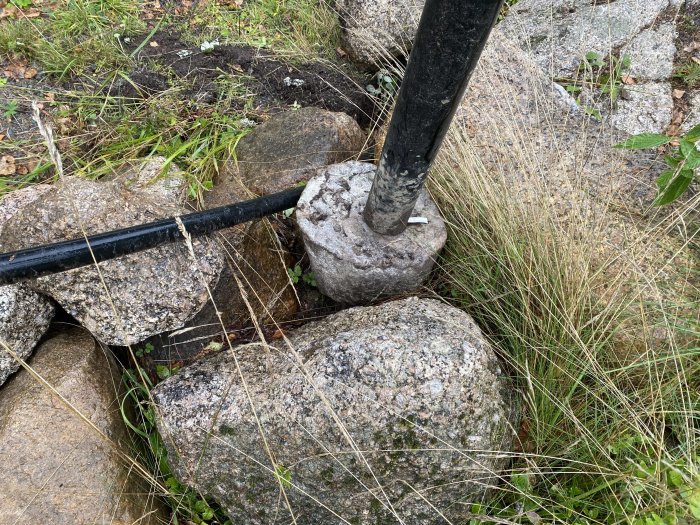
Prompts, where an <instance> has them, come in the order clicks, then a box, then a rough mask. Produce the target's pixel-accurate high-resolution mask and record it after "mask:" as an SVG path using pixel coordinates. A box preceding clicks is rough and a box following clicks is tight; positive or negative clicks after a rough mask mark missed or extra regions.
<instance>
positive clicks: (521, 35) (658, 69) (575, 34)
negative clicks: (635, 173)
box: [499, 0, 679, 134]
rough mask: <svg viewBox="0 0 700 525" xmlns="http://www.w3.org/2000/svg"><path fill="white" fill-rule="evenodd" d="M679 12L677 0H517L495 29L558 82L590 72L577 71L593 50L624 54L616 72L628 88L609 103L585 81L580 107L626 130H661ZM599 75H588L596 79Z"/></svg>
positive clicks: (667, 114)
mask: <svg viewBox="0 0 700 525" xmlns="http://www.w3.org/2000/svg"><path fill="white" fill-rule="evenodd" d="M678 8H679V2H678V1H676V0H616V1H615V2H598V1H593V2H591V1H589V0H521V1H519V2H518V3H516V4H515V5H514V6H512V7H511V8H510V10H509V13H508V16H507V17H506V18H505V20H503V22H502V23H501V24H499V29H500V30H501V31H503V32H505V33H506V34H507V35H508V37H509V39H510V40H511V41H513V42H516V43H518V44H520V46H521V48H522V49H524V50H525V51H526V52H528V53H530V54H532V56H533V57H534V59H535V61H536V62H537V63H538V65H539V66H540V68H541V69H542V70H543V71H544V72H545V73H546V74H547V75H548V76H549V77H550V78H554V79H558V80H557V81H560V82H562V83H563V84H566V83H568V82H572V81H573V79H574V78H579V80H581V78H582V76H583V77H586V75H590V74H584V73H582V71H580V70H579V67H580V65H581V64H582V63H583V60H584V57H585V56H586V54H587V53H590V52H594V53H597V54H598V55H599V56H600V57H602V58H603V59H605V60H606V61H607V62H609V56H610V55H612V56H613V57H616V58H619V57H622V56H625V55H627V56H628V58H629V59H630V65H629V70H623V71H622V73H623V74H626V75H631V76H632V77H634V84H630V85H625V86H624V89H623V90H622V91H621V93H620V96H619V97H617V98H616V99H615V100H611V98H610V95H609V94H608V93H606V92H604V91H602V90H601V89H600V88H598V87H594V88H591V87H590V86H588V85H585V82H584V83H583V84H584V85H583V86H580V85H579V87H582V91H581V93H580V98H581V105H582V107H588V108H591V109H596V110H597V111H599V112H600V114H601V115H602V117H603V118H605V119H608V118H610V119H611V122H612V123H613V125H614V126H616V127H617V128H618V129H621V130H624V131H626V132H628V133H631V134H635V133H641V132H657V133H660V132H663V131H664V130H665V129H666V127H667V126H668V125H669V124H670V123H671V110H672V109H673V98H672V89H671V84H670V83H669V80H671V78H670V77H671V76H672V70H673V62H674V58H675V54H676V42H675V39H676V37H677V36H678V32H677V28H676V20H677V19H678V18H679V16H678ZM600 73H601V71H599V70H595V71H594V74H595V75H596V76H598V75H599V74H600ZM579 84H581V83H580V82H579Z"/></svg>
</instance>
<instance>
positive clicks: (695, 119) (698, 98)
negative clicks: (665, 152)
mask: <svg viewBox="0 0 700 525" xmlns="http://www.w3.org/2000/svg"><path fill="white" fill-rule="evenodd" d="M698 124H700V92H697V93H693V94H692V95H690V102H689V104H688V114H687V115H686V116H685V120H684V121H683V124H682V125H681V132H683V133H687V132H688V131H690V130H691V129H692V128H693V127H694V126H697V125H698Z"/></svg>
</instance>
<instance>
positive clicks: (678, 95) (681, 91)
mask: <svg viewBox="0 0 700 525" xmlns="http://www.w3.org/2000/svg"><path fill="white" fill-rule="evenodd" d="M683 95H685V90H684V89H674V90H673V98H683Z"/></svg>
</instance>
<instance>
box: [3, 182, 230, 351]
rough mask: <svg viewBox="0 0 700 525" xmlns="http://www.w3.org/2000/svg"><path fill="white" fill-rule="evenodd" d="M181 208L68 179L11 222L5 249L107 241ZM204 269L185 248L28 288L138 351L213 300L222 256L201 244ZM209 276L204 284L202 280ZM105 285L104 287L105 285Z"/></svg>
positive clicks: (120, 188) (103, 336) (167, 248)
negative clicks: (97, 237)
mask: <svg viewBox="0 0 700 525" xmlns="http://www.w3.org/2000/svg"><path fill="white" fill-rule="evenodd" d="M184 211H185V210H184V209H183V208H182V207H180V206H178V205H177V203H174V202H172V201H169V200H166V199H164V198H159V197H158V196H157V195H156V194H153V193H151V194H149V193H142V192H141V191H140V190H139V189H138V186H136V189H134V190H133V191H132V190H131V189H129V188H127V187H125V185H124V184H123V182H122V181H121V180H115V181H111V182H93V181H88V180H84V179H80V178H75V177H66V178H64V179H63V180H61V181H59V182H58V183H56V184H54V185H53V186H51V187H50V190H49V191H46V192H45V193H44V194H42V195H41V196H40V197H39V198H38V199H36V200H35V201H34V202H33V205H32V206H25V207H24V208H22V209H21V210H20V211H19V212H17V213H16V214H14V215H13V217H12V218H11V219H9V220H8V221H7V222H6V225H5V228H4V229H3V231H2V232H1V233H0V244H1V245H2V246H3V248H4V249H6V250H18V249H22V248H28V247H31V246H36V245H39V244H46V243H51V242H56V241H61V240H66V239H72V238H78V237H82V236H83V233H86V234H88V235H91V234H96V233H102V232H105V231H109V230H115V229H119V228H124V227H127V226H132V225H134V224H141V223H145V222H150V221H154V220H157V219H160V218H163V217H168V216H172V215H175V214H181V213H183V212H184ZM194 250H195V253H196V256H197V263H196V264H195V262H194V261H193V259H192V257H191V256H190V253H189V251H188V249H187V247H186V246H185V244H184V242H178V243H170V244H165V245H162V246H160V247H157V248H153V249H150V250H146V251H144V252H140V253H136V254H132V255H127V256H124V257H119V258H117V259H113V260H110V261H104V262H102V263H100V265H99V272H98V270H97V269H96V268H95V266H94V265H91V266H87V267H84V268H79V269H75V270H70V271H68V272H63V273H60V274H55V275H51V276H47V277H42V278H39V279H37V280H35V281H31V282H30V283H28V285H29V286H30V287H31V288H32V289H34V290H36V291H39V292H42V293H45V294H46V295H49V296H51V297H53V298H54V299H55V300H56V301H57V302H58V303H59V304H60V305H61V306H63V308H65V309H66V311H68V312H69V313H70V314H71V315H73V316H74V317H75V318H76V319H78V320H79V321H80V322H81V323H82V324H83V325H84V326H85V327H86V328H87V329H88V330H90V332H92V333H93V335H95V337H97V338H98V339H100V340H101V341H103V342H105V343H107V344H115V345H126V344H135V343H138V342H140V341H143V340H144V339H146V338H148V337H150V336H152V335H154V334H157V333H160V332H163V331H166V330H173V329H176V328H179V327H181V326H182V325H183V324H184V323H185V322H186V321H187V320H188V319H190V318H192V317H193V316H194V315H195V314H196V313H197V312H198V311H199V310H200V309H201V308H202V306H203V305H204V304H205V303H206V301H207V300H208V293H207V286H214V285H215V284H216V281H217V279H218V277H219V273H220V271H221V268H222V265H223V259H222V257H221V254H220V253H219V250H218V248H217V247H216V246H215V245H214V244H213V243H211V242H210V241H209V240H208V239H206V238H200V239H195V240H194ZM202 276H203V278H202ZM103 280H104V283H103Z"/></svg>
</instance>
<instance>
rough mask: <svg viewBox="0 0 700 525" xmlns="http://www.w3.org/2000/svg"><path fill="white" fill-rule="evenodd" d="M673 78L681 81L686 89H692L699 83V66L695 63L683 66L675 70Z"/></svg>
mask: <svg viewBox="0 0 700 525" xmlns="http://www.w3.org/2000/svg"><path fill="white" fill-rule="evenodd" d="M673 76H674V77H675V78H680V79H681V80H683V82H685V83H686V84H687V85H688V87H690V88H694V87H695V86H697V85H698V83H700V64H698V63H696V62H689V63H688V64H684V65H682V66H680V67H678V69H676V71H675V72H674V73H673Z"/></svg>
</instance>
